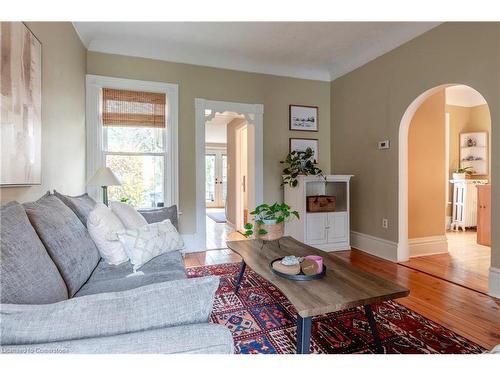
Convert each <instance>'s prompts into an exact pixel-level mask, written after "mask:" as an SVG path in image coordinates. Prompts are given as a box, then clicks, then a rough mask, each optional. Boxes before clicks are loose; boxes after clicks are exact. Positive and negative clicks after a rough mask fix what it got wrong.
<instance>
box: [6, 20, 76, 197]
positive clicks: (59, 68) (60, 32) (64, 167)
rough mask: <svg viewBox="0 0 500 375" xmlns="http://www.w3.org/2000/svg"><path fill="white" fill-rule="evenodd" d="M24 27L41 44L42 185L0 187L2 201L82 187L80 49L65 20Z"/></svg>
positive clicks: (71, 190)
mask: <svg viewBox="0 0 500 375" xmlns="http://www.w3.org/2000/svg"><path fill="white" fill-rule="evenodd" d="M27 26H28V27H29V28H30V29H31V31H32V32H33V33H34V34H35V35H36V37H37V38H38V39H39V40H40V42H41V43H42V184H41V185H36V186H29V187H16V188H13V187H9V188H1V189H0V196H1V197H0V199H1V202H2V203H5V202H8V201H11V200H18V201H20V202H25V201H30V200H34V199H37V198H39V197H40V196H42V195H43V194H44V193H45V192H46V191H47V190H49V189H57V190H59V191H61V192H63V193H65V194H81V193H83V192H84V191H85V71H86V68H85V66H86V50H85V48H84V46H83V44H82V43H81V42H80V39H79V37H78V35H77V34H76V32H75V30H74V28H73V25H71V23H69V22H65V23H57V22H28V23H27Z"/></svg>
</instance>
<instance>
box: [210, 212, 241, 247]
mask: <svg viewBox="0 0 500 375" xmlns="http://www.w3.org/2000/svg"><path fill="white" fill-rule="evenodd" d="M208 212H224V208H207V213H208ZM205 219H206V223H207V249H209V250H213V249H225V248H227V246H226V241H239V240H246V238H245V236H243V235H242V234H241V233H239V232H237V231H235V230H234V228H233V227H232V226H231V225H230V224H228V223H216V222H215V221H214V220H212V219H211V218H209V217H208V216H205Z"/></svg>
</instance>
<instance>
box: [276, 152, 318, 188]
mask: <svg viewBox="0 0 500 375" xmlns="http://www.w3.org/2000/svg"><path fill="white" fill-rule="evenodd" d="M313 154H314V153H313V150H312V149H311V148H310V147H308V148H306V150H305V151H292V152H290V153H288V155H287V156H286V158H285V160H282V161H280V163H281V164H285V169H283V181H282V182H281V185H282V186H283V185H287V184H289V185H290V186H291V187H296V186H297V184H298V183H299V182H298V180H297V176H299V175H305V176H307V175H323V171H322V170H321V169H320V168H318V167H317V166H316V160H314V159H313Z"/></svg>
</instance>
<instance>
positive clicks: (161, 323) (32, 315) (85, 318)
mask: <svg viewBox="0 0 500 375" xmlns="http://www.w3.org/2000/svg"><path fill="white" fill-rule="evenodd" d="M94 203H95V202H94ZM92 205H93V200H92V199H91V198H90V197H88V196H87V195H83V196H79V197H68V196H64V195H61V194H59V193H57V192H56V193H55V194H50V193H48V194H46V195H45V196H43V197H42V198H40V199H39V200H38V201H36V202H31V203H25V204H20V203H17V202H10V203H8V204H6V205H5V206H2V207H1V213H0V215H1V216H0V220H1V223H0V224H1V226H0V230H1V233H0V236H1V237H0V239H1V262H0V267H1V268H0V287H1V288H0V299H1V306H0V319H1V320H0V344H1V350H2V353H232V352H233V339H232V335H231V333H230V332H229V330H227V329H226V328H225V327H223V326H220V325H216V324H210V323H208V318H209V315H210V313H211V310H212V305H213V299H214V295H215V291H216V289H217V287H218V285H219V279H218V278H217V277H201V278H194V279H187V277H186V274H185V269H184V265H183V259H182V254H181V253H180V252H179V251H175V252H170V253H166V254H163V255H161V256H159V257H157V258H154V259H153V260H151V261H150V262H148V263H147V264H145V265H144V266H143V267H141V268H140V270H139V272H137V273H134V272H133V270H132V266H131V265H130V263H129V262H126V263H122V264H120V265H118V266H112V265H109V264H107V263H105V262H104V261H103V260H102V259H101V258H100V256H99V252H98V250H97V248H96V246H95V244H94V243H93V241H92V239H91V238H90V236H89V234H88V232H87V229H86V225H85V224H86V217H87V215H88V213H89V212H90V210H91V209H92ZM143 215H144V217H145V218H146V220H147V221H148V222H154V221H159V220H164V219H166V218H171V219H172V222H173V223H174V224H175V225H177V212H176V208H175V207H170V208H165V209H160V210H155V211H148V212H145V213H143Z"/></svg>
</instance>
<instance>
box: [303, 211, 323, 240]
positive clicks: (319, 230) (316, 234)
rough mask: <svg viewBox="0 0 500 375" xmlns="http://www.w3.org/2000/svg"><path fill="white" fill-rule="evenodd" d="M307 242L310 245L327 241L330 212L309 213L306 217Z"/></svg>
mask: <svg viewBox="0 0 500 375" xmlns="http://www.w3.org/2000/svg"><path fill="white" fill-rule="evenodd" d="M305 221H306V242H307V243H308V244H310V245H320V244H325V243H327V229H326V228H327V225H328V214H326V213H316V214H307V216H306V218H305Z"/></svg>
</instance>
